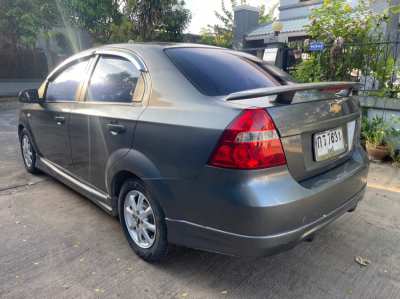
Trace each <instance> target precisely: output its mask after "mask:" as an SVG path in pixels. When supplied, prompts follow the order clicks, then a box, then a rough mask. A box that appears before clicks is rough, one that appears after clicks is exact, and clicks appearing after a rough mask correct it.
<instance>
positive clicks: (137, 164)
mask: <svg viewBox="0 0 400 299" xmlns="http://www.w3.org/2000/svg"><path fill="white" fill-rule="evenodd" d="M130 178H132V179H137V180H139V181H141V182H142V183H143V184H144V186H145V187H146V189H147V191H148V192H149V193H150V195H151V196H152V197H153V199H154V200H156V201H157V202H158V203H159V204H160V206H161V208H162V209H163V212H164V214H165V215H167V206H168V203H167V201H168V199H170V198H172V196H171V195H172V194H171V192H170V190H169V187H168V185H167V183H166V182H165V179H163V178H162V176H161V174H160V172H159V170H158V168H157V167H156V166H155V165H154V163H153V162H152V161H151V160H150V159H149V158H147V157H146V156H145V155H144V154H143V153H141V152H139V151H137V150H134V149H131V150H130V151H129V152H128V153H127V154H126V155H125V156H124V157H123V158H121V159H119V160H118V161H117V162H115V163H114V164H113V165H112V166H111V167H110V168H109V169H108V171H107V189H108V190H107V191H108V192H109V194H110V196H111V204H112V207H113V210H114V211H116V214H117V213H118V212H117V210H118V208H117V207H118V197H119V192H120V191H121V188H122V186H123V184H124V182H125V181H126V180H127V179H130Z"/></svg>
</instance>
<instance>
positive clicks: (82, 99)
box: [78, 50, 147, 106]
mask: <svg viewBox="0 0 400 299" xmlns="http://www.w3.org/2000/svg"><path fill="white" fill-rule="evenodd" d="M134 55H135V54H134ZM102 56H111V57H117V58H123V59H126V60H128V61H129V62H130V63H132V64H133V66H134V67H136V69H137V70H138V71H139V73H140V76H139V78H141V80H143V85H144V87H143V94H142V97H141V98H140V99H137V100H134V99H133V95H132V98H131V101H130V102H113V101H89V100H88V98H87V93H88V89H89V84H90V80H91V79H92V76H93V73H94V70H95V69H96V66H97V64H98V62H99V60H100V58H101V57H102ZM138 60H139V59H138V56H137V55H135V57H134V58H133V57H132V55H129V54H125V53H121V52H120V51H111V50H99V51H96V52H95V57H94V62H93V64H92V65H91V67H90V69H89V72H88V74H89V75H88V76H87V79H86V80H85V82H84V85H83V86H82V89H81V90H80V101H78V102H79V103H87V104H96V105H111V104H112V105H125V106H127V105H128V106H137V105H142V104H143V99H144V97H145V94H146V91H147V80H146V79H145V76H144V74H145V73H147V68H146V67H145V65H144V64H143V65H142V62H140V63H139V62H138Z"/></svg>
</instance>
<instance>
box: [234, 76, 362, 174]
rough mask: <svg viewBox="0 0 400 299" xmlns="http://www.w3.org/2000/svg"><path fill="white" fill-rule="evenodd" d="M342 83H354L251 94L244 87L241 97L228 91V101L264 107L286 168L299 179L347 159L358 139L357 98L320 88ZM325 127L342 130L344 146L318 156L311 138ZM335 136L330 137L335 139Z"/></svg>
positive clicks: (302, 85) (291, 88)
mask: <svg viewBox="0 0 400 299" xmlns="http://www.w3.org/2000/svg"><path fill="white" fill-rule="evenodd" d="M285 87H286V90H285ZM342 87H345V88H348V89H351V88H353V87H354V83H346V84H344V83H343V82H340V83H338V82H333V83H324V84H295V86H293V85H291V86H281V87H279V90H278V91H277V93H275V94H274V93H272V94H271V93H270V91H267V89H266V91H265V92H264V94H265V95H264V94H263V93H262V92H261V91H260V90H259V91H257V92H256V93H253V94H254V95H255V97H253V96H252V91H246V93H247V94H246V95H245V96H244V97H241V96H239V97H236V96H234V97H232V95H230V96H228V101H232V103H234V104H235V105H239V106H240V107H242V108H250V107H265V109H266V110H267V111H268V113H269V115H270V116H271V118H272V119H273V121H274V122H275V126H276V128H277V130H278V133H279V135H280V138H281V142H282V146H283V149H284V152H285V155H286V160H287V166H288V168H289V171H290V173H291V175H292V176H293V177H294V178H295V179H296V180H297V181H299V182H301V181H302V180H305V179H307V178H310V177H312V176H316V175H318V174H320V173H322V172H325V171H327V170H329V169H331V168H333V167H335V166H338V165H339V164H341V163H343V162H344V161H346V160H347V159H349V157H350V156H351V153H352V150H353V148H354V145H355V143H356V142H358V141H357V140H358V134H357V132H358V129H359V117H360V109H359V104H358V100H357V99H356V98H354V97H352V96H343V94H341V95H337V94H334V93H333V94H332V93H325V92H322V91H321V89H323V90H326V89H333V90H335V88H342ZM275 89H276V88H275ZM268 90H271V88H268ZM236 95H237V94H236ZM279 97H281V99H279ZM282 99H283V100H282ZM325 131H329V132H336V133H335V134H337V133H338V134H342V136H340V137H341V141H340V142H343V143H342V144H343V147H344V149H343V151H338V152H336V153H332V155H333V156H330V157H325V159H324V160H318V158H317V153H316V151H318V152H320V149H317V145H315V140H314V139H315V138H317V137H318V135H317V134H320V133H324V132H325ZM327 134H328V133H327ZM329 134H330V133H329ZM332 134H333V133H332ZM321 135H323V134H321ZM356 135H357V136H356ZM327 136H328V135H327ZM329 136H330V135H329ZM336 137H337V136H336ZM336 137H332V138H334V139H338V138H336ZM328 139H329V138H328ZM334 141H335V140H334ZM336 141H337V140H336ZM342 144H340V145H342ZM317 160H318V161H317Z"/></svg>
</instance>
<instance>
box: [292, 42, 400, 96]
mask: <svg viewBox="0 0 400 299" xmlns="http://www.w3.org/2000/svg"><path fill="white" fill-rule="evenodd" d="M286 49H287V53H288V55H287V56H286V57H287V58H286V59H288V60H289V61H291V63H287V71H289V72H290V73H291V74H292V75H293V76H294V77H295V78H296V79H297V80H299V81H303V82H312V81H327V80H329V81H332V80H333V81H341V80H345V81H347V80H350V81H357V82H360V83H361V84H362V87H361V90H362V91H363V92H364V93H366V94H368V93H371V94H372V93H375V94H378V95H381V96H389V97H399V96H400V61H399V54H400V41H387V42H374V43H366V44H340V43H335V44H331V45H323V47H319V48H318V49H315V47H314V49H313V47H312V43H310V42H308V41H303V42H292V43H288V44H287V45H286Z"/></svg>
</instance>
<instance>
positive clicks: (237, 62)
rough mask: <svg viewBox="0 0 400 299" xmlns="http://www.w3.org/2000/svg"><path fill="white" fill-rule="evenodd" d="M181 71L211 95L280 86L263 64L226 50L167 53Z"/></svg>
mask: <svg viewBox="0 0 400 299" xmlns="http://www.w3.org/2000/svg"><path fill="white" fill-rule="evenodd" d="M165 52H166V54H167V55H168V57H169V58H170V59H171V60H172V62H173V63H174V64H175V65H176V66H177V68H178V69H179V70H180V71H181V72H182V73H183V74H184V75H185V76H186V77H187V78H188V79H189V81H191V82H192V84H193V85H194V86H195V87H197V89H198V90H199V91H200V92H202V93H203V94H205V95H207V96H222V95H228V94H231V93H233V92H239V91H243V90H249V89H255V88H263V87H271V86H276V85H279V83H278V82H277V81H276V80H275V79H274V78H273V77H272V76H271V75H270V74H269V73H268V72H267V71H266V70H265V69H264V68H263V67H262V66H261V65H259V64H257V63H256V62H254V61H251V60H249V59H247V58H244V57H241V56H239V55H235V54H234V53H232V52H230V51H228V50H224V49H213V48H170V49H166V50H165Z"/></svg>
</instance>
